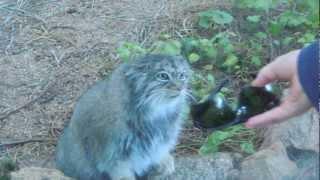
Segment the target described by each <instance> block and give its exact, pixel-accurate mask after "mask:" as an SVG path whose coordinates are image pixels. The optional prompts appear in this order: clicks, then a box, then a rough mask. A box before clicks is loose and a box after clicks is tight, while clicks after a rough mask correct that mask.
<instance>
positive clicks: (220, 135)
mask: <svg viewBox="0 0 320 180" xmlns="http://www.w3.org/2000/svg"><path fill="white" fill-rule="evenodd" d="M231 136H232V134H231V133H229V132H224V131H216V132H214V133H212V134H211V135H210V136H209V137H208V140H207V142H206V143H205V144H204V145H203V146H201V148H200V150H199V153H200V154H201V155H205V154H209V153H214V152H217V151H218V150H219V145H220V144H221V143H223V142H224V140H226V139H227V138H229V137H231Z"/></svg>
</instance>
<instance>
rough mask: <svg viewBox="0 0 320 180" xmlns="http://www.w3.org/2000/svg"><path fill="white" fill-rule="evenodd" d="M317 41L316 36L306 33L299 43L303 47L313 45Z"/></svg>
mask: <svg viewBox="0 0 320 180" xmlns="http://www.w3.org/2000/svg"><path fill="white" fill-rule="evenodd" d="M315 39H316V36H315V34H312V33H306V34H304V35H303V36H302V37H301V38H299V39H298V42H299V43H301V44H303V45H307V44H308V43H311V42H312V41H314V40H315Z"/></svg>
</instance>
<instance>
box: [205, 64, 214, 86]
mask: <svg viewBox="0 0 320 180" xmlns="http://www.w3.org/2000/svg"><path fill="white" fill-rule="evenodd" d="M211 66H212V65H211ZM207 80H208V83H209V85H210V87H213V86H215V82H216V80H215V79H214V76H213V75H212V74H208V75H207Z"/></svg>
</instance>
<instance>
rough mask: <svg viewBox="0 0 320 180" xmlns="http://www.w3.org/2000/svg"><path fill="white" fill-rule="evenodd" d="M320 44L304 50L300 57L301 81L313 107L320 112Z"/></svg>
mask: <svg viewBox="0 0 320 180" xmlns="http://www.w3.org/2000/svg"><path fill="white" fill-rule="evenodd" d="M319 43H320V41H319V40H317V41H316V42H314V43H312V44H311V45H309V46H307V47H305V48H303V49H302V50H301V52H300V54H299V57H298V75H299V81H300V83H301V85H302V88H303V90H304V92H305V93H306V95H307V96H308V98H309V100H310V102H311V103H312V105H313V106H314V107H315V108H316V109H317V110H318V111H319Z"/></svg>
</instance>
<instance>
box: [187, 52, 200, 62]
mask: <svg viewBox="0 0 320 180" xmlns="http://www.w3.org/2000/svg"><path fill="white" fill-rule="evenodd" d="M188 59H189V61H190V63H195V62H197V61H199V59H200V56H199V55H198V54H196V53H191V54H190V55H189V56H188Z"/></svg>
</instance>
